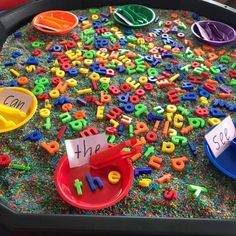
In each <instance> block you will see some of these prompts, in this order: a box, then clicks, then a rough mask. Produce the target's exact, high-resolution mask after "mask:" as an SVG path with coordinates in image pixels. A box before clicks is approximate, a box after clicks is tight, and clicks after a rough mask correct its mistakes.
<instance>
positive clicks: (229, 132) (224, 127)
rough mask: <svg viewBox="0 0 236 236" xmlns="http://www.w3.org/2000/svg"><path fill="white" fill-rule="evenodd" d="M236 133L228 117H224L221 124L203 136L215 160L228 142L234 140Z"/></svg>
mask: <svg viewBox="0 0 236 236" xmlns="http://www.w3.org/2000/svg"><path fill="white" fill-rule="evenodd" d="M235 136H236V131H235V126H234V123H233V121H232V119H231V117H230V116H228V117H226V118H225V119H224V120H223V121H222V122H221V123H219V124H218V125H217V126H216V127H215V128H213V129H212V130H211V131H210V132H209V133H208V134H206V135H205V138H206V141H207V143H208V144H209V146H210V149H211V151H212V152H213V154H214V156H215V158H217V157H218V156H219V155H220V154H221V153H222V152H223V151H224V150H225V149H226V148H228V147H229V145H230V142H231V141H232V140H233V139H234V138H235Z"/></svg>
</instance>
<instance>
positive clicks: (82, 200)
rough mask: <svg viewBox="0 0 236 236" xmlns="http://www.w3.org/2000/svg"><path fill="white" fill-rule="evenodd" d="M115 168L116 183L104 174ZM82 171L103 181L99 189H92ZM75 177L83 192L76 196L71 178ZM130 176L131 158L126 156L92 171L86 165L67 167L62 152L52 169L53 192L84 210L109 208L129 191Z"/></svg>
mask: <svg viewBox="0 0 236 236" xmlns="http://www.w3.org/2000/svg"><path fill="white" fill-rule="evenodd" d="M110 171H119V172H120V173H121V180H120V181H119V183H117V184H110V183H109V181H108V178H107V176H108V173H109V172H110ZM86 174H90V175H91V176H92V177H100V178H101V180H102V182H103V189H99V188H98V187H97V186H96V188H97V190H96V191H95V192H92V191H91V190H90V187H89V185H88V183H87V181H86ZM75 179H79V180H80V181H82V182H83V186H82V191H83V195H82V196H79V195H78V194H77V192H76V189H75V187H74V180H75ZM133 179H134V171H133V166H132V163H131V161H130V160H129V159H128V158H127V159H123V160H119V161H117V162H116V163H112V165H111V166H108V167H106V168H103V169H99V170H94V169H91V168H90V167H89V165H84V166H81V167H76V168H72V169H70V167H69V161H68V158H67V155H66V154H65V155H64V156H63V157H62V158H61V159H60V160H59V162H58V164H57V167H56V171H55V185H56V189H57V192H58V193H59V195H60V196H61V197H62V199H63V200H64V201H66V202H67V203H69V204H71V205H72V206H75V207H77V208H81V209H85V210H98V209H104V208H107V207H110V206H112V205H114V204H116V203H117V202H119V201H120V200H121V199H123V198H124V197H125V196H126V195H127V194H128V192H129V190H130V188H131V186H132V183H133Z"/></svg>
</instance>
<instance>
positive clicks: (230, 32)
mask: <svg viewBox="0 0 236 236" xmlns="http://www.w3.org/2000/svg"><path fill="white" fill-rule="evenodd" d="M209 22H211V23H214V24H215V26H217V28H218V29H219V30H220V31H222V32H224V33H225V34H227V36H228V38H229V39H228V40H224V41H212V40H207V39H204V38H202V37H201V36H200V34H199V33H198V32H199V31H198V27H197V26H196V24H200V25H201V26H202V27H203V28H204V27H205V25H206V24H207V23H209ZM191 30H192V32H193V34H194V35H195V36H196V38H197V39H199V41H201V42H203V43H206V44H209V45H212V46H222V45H225V44H227V43H231V42H233V41H234V40H236V31H235V30H234V28H232V27H231V26H229V25H226V24H224V23H222V22H219V21H213V20H202V21H198V22H195V23H194V24H192V26H191Z"/></svg>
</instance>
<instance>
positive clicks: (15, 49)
mask: <svg viewBox="0 0 236 236" xmlns="http://www.w3.org/2000/svg"><path fill="white" fill-rule="evenodd" d="M115 8H116V7H108V6H107V7H102V8H99V9H96V8H94V9H87V10H76V11H72V12H73V13H74V14H75V15H76V16H78V20H79V24H78V26H77V27H76V28H74V29H73V31H72V32H71V33H69V34H66V35H62V36H50V35H47V34H44V33H42V32H39V31H37V30H36V29H35V28H34V27H33V26H32V24H31V23H28V24H27V25H25V26H24V27H22V28H20V29H18V30H17V32H15V33H14V34H12V35H10V36H9V37H8V38H7V41H6V42H5V44H4V46H3V48H2V51H1V55H0V61H1V64H0V69H1V70H0V71H1V72H0V85H1V87H22V88H26V89H28V90H30V91H31V92H32V93H33V94H34V95H35V96H36V97H37V100H38V107H37V111H36V113H35V115H34V116H33V118H32V119H31V120H30V121H29V122H28V123H27V124H26V125H24V126H22V127H21V128H19V129H16V130H13V131H10V132H6V133H1V134H0V136H1V139H0V147H1V155H3V154H6V155H9V157H10V159H11V163H10V164H9V166H8V167H3V168H2V169H1V170H0V171H1V175H0V198H1V202H2V203H3V204H5V205H7V206H9V207H10V208H11V209H13V210H15V211H16V212H19V213H35V214H39V213H40V214H74V215H75V214H79V215H101V216H103V215H105V216H146V217H172V218H207V219H220V220H224V219H228V220H231V219H235V214H236V204H235V190H236V189H235V180H233V179H232V178H229V177H227V176H225V175H224V174H222V173H221V172H220V171H219V170H217V169H216V168H215V166H214V165H213V164H212V163H211V162H210V160H209V159H208V157H207V156H206V154H205V152H204V148H203V141H204V135H205V134H206V132H207V130H208V129H209V128H211V127H212V126H213V125H215V124H217V123H219V122H220V121H221V120H223V119H224V118H225V117H226V116H227V115H230V116H231V118H232V119H233V120H234V121H235V122H236V119H235V112H236V99H235V91H236V90H235V86H236V44H235V42H233V43H231V44H228V45H225V46H222V47H218V48H214V47H212V46H209V45H204V44H201V43H200V42H199V41H198V40H197V39H196V38H195V37H194V36H193V34H192V33H191V30H190V28H191V25H192V24H193V23H194V22H195V21H199V20H201V19H205V18H204V17H201V16H199V15H198V14H196V13H193V12H189V11H183V10H175V11H170V10H160V9H153V10H154V12H155V14H156V18H155V20H154V22H153V23H151V24H150V25H149V26H147V27H144V28H137V29H132V28H125V27H123V26H122V25H119V24H118V23H116V22H115V21H114V19H113V16H112V12H113V11H114V9H115ZM114 109H115V110H114ZM112 110H113V111H115V112H113V113H112V112H111V111H112ZM108 114H110V116H109V115H108ZM124 116H127V117H126V118H125V117H124ZM111 119H112V121H111ZM124 119H126V121H124ZM76 120H80V121H81V122H82V123H83V126H82V128H81V129H79V130H78V129H77V128H76V127H74V126H73V122H74V121H76ZM127 120H128V121H127ZM65 126H66V131H65V133H64V134H63V136H62V137H61V138H58V134H59V132H60V131H61V129H62V127H65ZM140 126H141V128H140ZM108 127H113V128H115V130H114V129H110V130H109V129H107V128H108ZM85 129H87V130H89V131H91V130H92V129H93V130H92V131H91V132H92V134H94V133H104V132H105V133H106V135H107V140H108V142H109V143H111V144H119V143H121V142H123V141H126V140H129V139H131V138H132V137H136V138H138V139H139V140H141V141H142V143H143V144H142V148H143V151H142V153H141V155H138V156H133V157H132V158H131V159H132V163H133V167H134V169H136V170H137V168H146V169H148V170H150V169H151V170H152V171H151V172H152V173H151V174H144V175H139V176H136V177H135V178H134V182H133V185H132V187H131V189H130V191H129V194H128V195H127V196H126V197H125V198H124V199H123V200H122V201H120V202H119V203H117V204H116V205H114V206H111V207H109V208H105V209H101V210H96V211H89V210H82V209H78V208H75V207H73V206H71V205H69V204H67V203H66V202H65V201H63V200H62V199H61V197H60V196H59V195H58V193H57V191H56V188H55V184H54V174H55V169H56V166H57V164H58V161H59V160H60V158H62V156H63V155H64V154H65V153H66V148H65V143H64V141H65V140H67V139H74V138H79V137H81V133H82V132H83V131H84V130H85ZM33 132H38V133H40V134H41V136H42V137H41V138H40V139H39V140H36V141H31V140H29V139H27V140H25V137H26V136H27V135H29V134H31V133H33ZM176 135H177V136H178V137H179V136H181V137H182V138H180V139H178V138H177V139H175V138H174V137H175V136H176ZM145 140H146V141H145ZM179 140H182V141H179ZM52 141H55V142H57V143H58V144H59V150H57V151H56V152H55V153H54V154H53V155H50V153H48V152H47V150H45V148H43V147H42V143H46V144H49V143H50V142H52ZM169 147H170V148H169ZM175 158H182V161H183V160H184V168H183V169H181V170H179V171H177V170H175V169H174V168H173V166H174V164H173V163H174V160H175ZM163 176H164V177H165V179H162V177H163ZM194 186H195V187H196V186H198V187H199V188H200V189H201V193H200V194H195V195H194V191H195V190H194ZM195 193H196V192H195ZM94 197H96V193H94Z"/></svg>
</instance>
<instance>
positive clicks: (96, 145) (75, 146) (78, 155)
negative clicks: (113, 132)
mask: <svg viewBox="0 0 236 236" xmlns="http://www.w3.org/2000/svg"><path fill="white" fill-rule="evenodd" d="M65 144H66V151H67V156H68V159H69V165H70V168H74V167H78V166H82V165H84V164H87V163H89V158H90V157H91V156H92V155H94V154H96V153H97V152H99V151H101V150H102V149H104V148H106V147H107V146H108V144H107V139H106V135H105V133H102V134H97V135H92V136H88V137H84V138H77V139H68V140H66V141H65Z"/></svg>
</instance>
